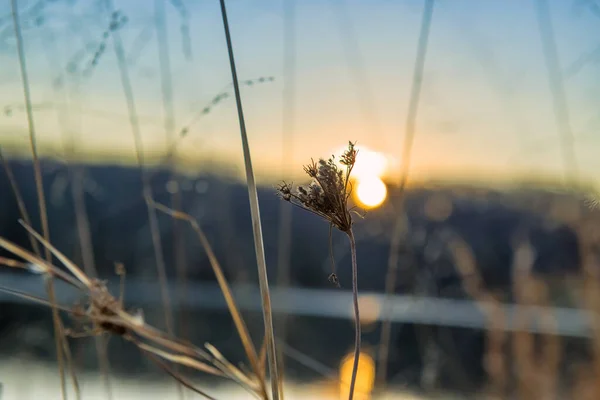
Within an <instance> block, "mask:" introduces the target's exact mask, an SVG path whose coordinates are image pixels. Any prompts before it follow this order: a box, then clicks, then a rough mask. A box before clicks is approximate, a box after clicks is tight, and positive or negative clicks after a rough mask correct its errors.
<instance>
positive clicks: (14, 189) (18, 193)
mask: <svg viewBox="0 0 600 400" xmlns="http://www.w3.org/2000/svg"><path fill="white" fill-rule="evenodd" d="M0 161H2V166H3V167H4V171H5V172H6V176H7V177H8V182H9V183H10V188H11V190H12V192H13V194H14V195H15V199H16V201H17V207H19V214H20V215H21V218H23V220H24V221H25V222H26V223H27V225H30V226H31V219H30V218H29V213H28V212H27V208H26V207H25V202H24V201H23V196H21V191H20V190H19V185H18V184H17V180H16V179H15V175H14V174H13V172H12V168H11V167H10V164H9V163H8V160H7V159H6V158H4V155H3V154H2V148H1V147H0ZM28 237H29V242H30V244H31V248H32V249H33V252H34V253H35V254H37V255H38V256H39V255H41V254H42V253H41V252H40V246H39V245H38V242H37V241H36V240H35V238H34V237H33V235H31V234H29V235H28Z"/></svg>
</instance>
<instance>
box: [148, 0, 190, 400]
mask: <svg viewBox="0 0 600 400" xmlns="http://www.w3.org/2000/svg"><path fill="white" fill-rule="evenodd" d="M154 23H155V27H156V39H157V44H158V61H159V66H160V88H161V95H162V105H163V113H164V125H165V134H166V142H167V143H175V111H174V109H173V84H172V82H171V60H170V55H169V41H168V36H167V21H166V10H165V0H155V1H154ZM168 163H169V169H170V175H171V179H176V171H175V160H174V154H171V155H170V156H169V160H168ZM181 203H182V200H181V192H180V191H179V190H177V191H176V192H175V193H172V194H171V207H172V208H173V209H175V210H177V209H180V208H181ZM171 223H172V224H173V226H172V228H173V246H174V249H173V250H174V252H173V253H174V255H175V260H174V261H175V271H176V274H177V282H178V284H179V285H180V290H178V291H177V293H178V297H179V300H180V301H179V302H178V303H179V304H180V306H179V316H180V328H181V329H179V330H180V332H179V336H180V337H182V332H183V331H184V330H185V326H186V322H185V321H186V318H185V315H183V309H184V307H183V301H181V300H182V299H184V298H185V295H186V289H187V285H186V284H185V280H186V275H187V271H186V262H185V252H184V250H185V249H184V248H183V247H182V245H183V242H182V239H183V235H182V234H181V231H182V229H181V228H182V227H181V224H180V221H177V220H171ZM173 328H174V327H173ZM175 371H176V372H177V367H175ZM177 390H178V396H179V398H180V399H183V397H184V393H183V388H182V386H181V385H177Z"/></svg>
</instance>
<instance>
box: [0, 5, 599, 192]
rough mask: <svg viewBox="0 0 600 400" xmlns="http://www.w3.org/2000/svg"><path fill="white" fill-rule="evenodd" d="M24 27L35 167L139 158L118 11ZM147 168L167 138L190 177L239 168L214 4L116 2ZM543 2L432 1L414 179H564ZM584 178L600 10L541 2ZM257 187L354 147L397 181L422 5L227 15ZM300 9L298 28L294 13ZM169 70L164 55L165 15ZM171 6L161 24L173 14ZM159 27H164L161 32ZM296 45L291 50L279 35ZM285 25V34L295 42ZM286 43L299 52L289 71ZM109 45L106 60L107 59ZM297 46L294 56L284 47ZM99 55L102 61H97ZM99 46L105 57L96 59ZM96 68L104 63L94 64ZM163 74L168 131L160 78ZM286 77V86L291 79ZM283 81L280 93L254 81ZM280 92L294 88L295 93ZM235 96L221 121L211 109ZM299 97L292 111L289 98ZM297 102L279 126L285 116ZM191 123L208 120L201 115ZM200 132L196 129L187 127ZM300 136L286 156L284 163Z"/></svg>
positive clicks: (19, 139) (8, 109)
mask: <svg viewBox="0 0 600 400" xmlns="http://www.w3.org/2000/svg"><path fill="white" fill-rule="evenodd" d="M18 3H19V10H20V16H21V18H20V20H21V23H22V29H23V38H24V47H25V57H26V63H27V71H28V74H29V79H30V86H31V95H32V99H33V100H32V102H33V112H34V123H35V128H36V134H37V138H38V144H39V147H40V153H41V154H42V155H45V156H50V157H55V158H58V159H73V158H74V159H78V160H86V161H89V162H109V163H131V164H134V163H135V162H136V159H135V146H134V139H133V134H132V129H131V126H130V124H129V119H128V118H129V114H128V108H127V103H126V101H125V96H124V90H123V85H122V81H121V77H120V70H119V67H118V62H117V57H116V53H115V48H114V46H113V42H112V38H111V37H110V35H108V36H107V38H106V39H104V36H105V35H104V32H106V30H107V29H108V27H109V24H110V20H111V17H110V13H109V12H108V11H107V9H106V8H105V7H104V4H105V2H104V1H98V0H54V1H50V0H45V1H44V0H42V1H40V0H29V1H25V0H21V1H19V2H18ZM114 3H115V9H116V10H118V11H119V17H122V16H125V17H126V18H127V21H126V22H125V23H123V24H121V26H119V27H118V28H117V32H118V35H119V36H120V37H121V39H122V41H123V45H124V49H125V56H126V61H127V69H128V72H129V75H130V77H131V84H132V89H133V95H134V100H135V106H136V109H137V114H138V116H139V120H140V130H141V135H142V138H143V144H144V155H145V157H146V161H148V162H151V161H156V160H160V159H161V157H164V154H165V152H166V151H167V150H168V149H170V148H172V143H173V140H174V139H173V137H176V136H177V132H179V131H180V130H181V129H182V128H184V127H188V128H189V130H188V133H187V135H185V137H183V138H180V139H178V140H177V147H176V149H177V150H176V153H177V157H178V159H179V160H180V162H181V164H182V165H185V167H186V168H187V169H188V170H189V171H191V172H199V171H202V170H203V169H204V168H207V165H215V163H217V164H219V165H220V164H229V165H231V166H233V167H234V168H238V169H239V168H242V165H243V164H242V162H243V154H242V147H241V140H240V133H239V123H238V119H237V111H236V106H235V101H234V99H233V92H232V86H231V80H232V78H231V71H230V68H229V63H228V56H227V49H226V42H225V36H224V32H223V24H222V19H221V14H220V7H219V2H218V1H217V0H210V1H209V0H202V1H199V0H197V1H191V0H187V1H186V0H171V1H164V2H162V1H160V0H159V1H153V0H144V1H142V0H127V1H125V0H121V1H115V2H114ZM537 3H538V1H537V0H437V1H435V5H434V11H433V18H432V25H431V32H430V37H429V45H428V51H427V56H426V60H425V70H424V77H423V88H422V93H421V99H420V103H419V108H418V115H417V119H416V131H415V132H416V133H415V141H414V147H413V152H412V158H411V177H412V178H413V179H416V180H419V179H456V180H461V179H462V180H469V179H483V180H486V181H491V180H506V179H508V180H510V179H517V178H518V177H523V176H527V177H532V176H533V177H540V178H541V177H556V178H557V179H561V177H562V176H563V174H564V170H565V169H564V168H565V167H564V163H563V161H562V158H561V157H562V156H561V148H560V135H559V129H558V126H557V122H556V118H555V113H554V109H553V97H552V91H551V88H550V85H549V79H548V69H547V64H546V63H545V58H544V53H543V47H542V39H541V34H540V26H539V24H538V14H537V8H536V4H537ZM547 3H548V4H549V8H550V13H551V22H552V25H553V29H554V35H555V40H556V45H557V51H558V56H559V60H560V69H561V71H562V75H563V82H564V87H565V92H566V101H567V105H568V117H569V121H570V128H571V131H572V132H573V136H574V138H575V144H574V149H575V154H576V159H577V164H578V176H579V177H580V179H583V180H586V181H589V180H592V181H595V182H598V181H600V178H597V175H598V176H600V175H599V174H597V173H596V171H599V170H600V157H598V155H597V153H598V150H599V149H600V136H599V134H598V133H599V132H598V129H599V128H600V109H599V108H598V103H597V99H598V98H599V95H600V78H599V77H600V74H599V72H600V71H599V70H600V2H594V1H593V0H547ZM226 4H227V11H228V16H229V23H230V27H231V34H232V40H233V44H234V52H235V59H236V64H237V70H238V75H239V77H240V80H241V81H243V82H245V81H247V80H252V81H253V83H254V84H252V85H247V84H245V85H243V86H242V102H243V107H244V115H245V121H246V126H247V131H248V135H249V140H250V147H251V152H252V157H253V163H254V166H255V169H256V173H257V175H258V176H259V177H261V179H265V180H266V179H272V178H276V179H281V178H282V177H284V176H287V175H294V174H296V173H297V172H301V165H302V164H305V163H306V162H307V161H309V160H310V158H311V157H314V158H317V157H328V156H329V155H330V154H331V153H332V152H333V151H335V150H336V149H339V148H342V147H343V146H344V145H345V144H346V143H347V142H348V140H352V141H358V143H359V145H362V146H364V147H365V148H368V149H370V150H373V151H377V152H381V153H382V154H384V155H385V156H386V157H387V158H388V160H389V163H388V167H387V175H389V177H390V178H392V179H397V177H398V175H399V171H400V166H401V157H402V150H403V141H404V136H405V133H406V128H405V125H406V118H407V111H408V103H409V95H410V90H411V83H412V79H413V78H412V76H413V69H414V64H415V57H416V51H417V41H418V36H419V31H420V27H421V20H422V13H423V4H424V1H423V0H394V1H392V0H369V1H367V0H302V1H299V0H296V1H292V0H277V1H267V0H254V1H250V0H229V1H227V2H226ZM290 4H291V8H292V9H293V11H292V14H291V15H292V18H291V20H292V21H293V24H292V25H289V22H287V21H289V20H290V18H287V19H286V17H285V15H286V14H285V13H284V9H285V7H286V5H287V6H290ZM157 5H158V7H159V8H158V10H159V12H158V15H159V16H163V17H164V20H165V23H166V27H167V29H166V36H167V41H166V46H167V47H168V53H167V54H168V57H166V56H164V53H163V55H162V56H161V53H160V48H159V46H158V41H157V30H156V21H157V18H156V15H157V14H156V8H155V7H156V6H157ZM161 10H164V12H161ZM159 19H160V18H159ZM286 26H287V27H288V31H290V30H291V31H293V32H294V36H293V38H292V39H288V40H287V42H286V41H285V40H286V39H285V38H284V28H285V27H286ZM290 26H291V28H290ZM15 43H16V42H15V37H14V32H13V25H12V19H11V15H10V2H9V0H0V107H1V108H2V110H3V111H4V112H3V113H2V114H0V144H2V146H3V147H4V149H5V151H7V152H12V153H14V154H19V155H27V154H29V147H28V128H27V118H26V113H25V112H24V111H23V103H24V100H23V89H22V81H21V75H20V70H19V60H18V57H17V51H16V46H15ZM285 43H287V44H293V45H294V48H295V52H294V56H293V58H292V59H290V58H289V57H288V58H287V60H288V64H289V65H291V66H292V69H291V70H292V71H293V74H290V73H289V70H286V69H285V68H284V65H285V60H286V54H289V53H290V52H289V51H287V52H286V46H285ZM103 44H104V47H102V45H103ZM288 48H289V47H288ZM102 49H103V50H102ZM99 50H100V51H99ZM95 54H96V55H97V62H96V63H95V65H92V60H93V59H94V56H95ZM166 64H169V66H170V74H169V73H167V74H163V75H164V76H167V77H168V80H170V86H171V88H172V97H173V110H174V124H173V128H170V129H168V128H165V126H166V125H165V115H167V114H166V113H165V107H164V100H163V99H164V96H163V93H162V89H161V68H163V71H165V70H164V68H165V65H166ZM286 72H287V73H286ZM261 77H263V78H267V77H273V80H272V81H271V80H270V79H264V81H263V82H261V81H258V79H259V78H261ZM286 82H287V83H288V84H287V85H286ZM221 93H227V95H228V96H227V97H226V98H221V99H220V100H219V101H218V102H217V104H214V105H211V107H210V110H209V111H208V112H207V113H205V114H202V110H203V109H204V108H205V107H206V106H207V105H209V104H210V103H211V100H212V99H214V98H215V96H217V95H219V94H221ZM290 99H291V100H290ZM290 101H292V102H293V107H292V110H293V111H292V112H291V114H290V113H288V114H285V115H290V116H291V117H290V118H288V119H285V120H284V110H285V107H286V104H288V103H289V102H290ZM195 116H196V117H197V116H199V117H197V118H195ZM190 121H194V122H193V123H192V124H191V125H190V124H189V123H190ZM285 137H288V138H289V142H287V143H290V144H291V147H290V149H291V152H289V153H288V152H286V151H284V148H285V147H284V143H285V142H284V138H285Z"/></svg>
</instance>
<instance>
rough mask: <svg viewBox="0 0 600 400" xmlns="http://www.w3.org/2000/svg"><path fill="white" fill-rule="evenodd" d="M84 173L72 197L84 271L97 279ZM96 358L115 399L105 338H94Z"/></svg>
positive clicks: (109, 395) (73, 185) (79, 174)
mask: <svg viewBox="0 0 600 400" xmlns="http://www.w3.org/2000/svg"><path fill="white" fill-rule="evenodd" d="M83 174H84V171H83V169H82V168H81V167H79V166H78V167H76V170H75V171H74V172H73V173H72V178H71V182H72V183H71V195H72V197H73V201H74V205H75V219H76V223H77V232H78V234H79V246H80V248H81V255H82V261H83V269H84V271H85V273H86V274H87V275H88V276H91V277H97V276H98V272H97V269H96V264H95V261H94V248H93V246H92V237H91V233H90V226H89V218H88V214H87V209H86V205H85V198H84V195H83V180H84V176H83ZM94 346H95V348H96V356H97V357H98V366H99V367H100V372H101V374H102V380H103V381H104V390H105V392H106V396H107V399H108V400H111V399H112V398H113V391H112V385H111V382H110V369H111V368H110V361H109V359H108V354H107V353H108V341H107V339H106V338H105V337H102V336H98V337H95V338H94Z"/></svg>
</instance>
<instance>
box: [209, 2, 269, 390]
mask: <svg viewBox="0 0 600 400" xmlns="http://www.w3.org/2000/svg"><path fill="white" fill-rule="evenodd" d="M220 2H221V15H222V17H223V28H224V30H225V38H226V41H227V51H228V54H229V64H230V67H231V76H232V78H233V86H234V89H235V100H236V104H237V111H238V118H239V124H240V135H241V139H242V147H243V150H244V164H245V167H246V182H247V184H248V196H249V198H250V211H251V214H252V230H253V233H254V247H255V251H256V261H257V264H258V278H259V285H260V293H261V298H262V311H263V319H264V325H265V335H266V337H267V339H268V340H269V343H268V345H267V357H268V359H269V372H270V380H271V390H272V396H273V400H279V399H280V393H281V392H280V389H279V373H278V365H277V360H276V357H277V349H276V346H275V334H274V332H273V315H272V310H271V296H270V293H269V281H268V277H267V265H266V260H265V252H264V244H263V236H262V227H261V223H260V210H259V206H258V193H257V190H256V183H255V181H254V172H253V170H252V158H251V156H250V145H249V143H248V135H247V134H246V124H245V122H244V112H243V109H242V98H241V94H240V86H239V83H238V78H237V71H236V67H235V60H234V56H233V45H232V43H231V34H230V32H229V23H228V21H227V10H226V8H225V0H220Z"/></svg>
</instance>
